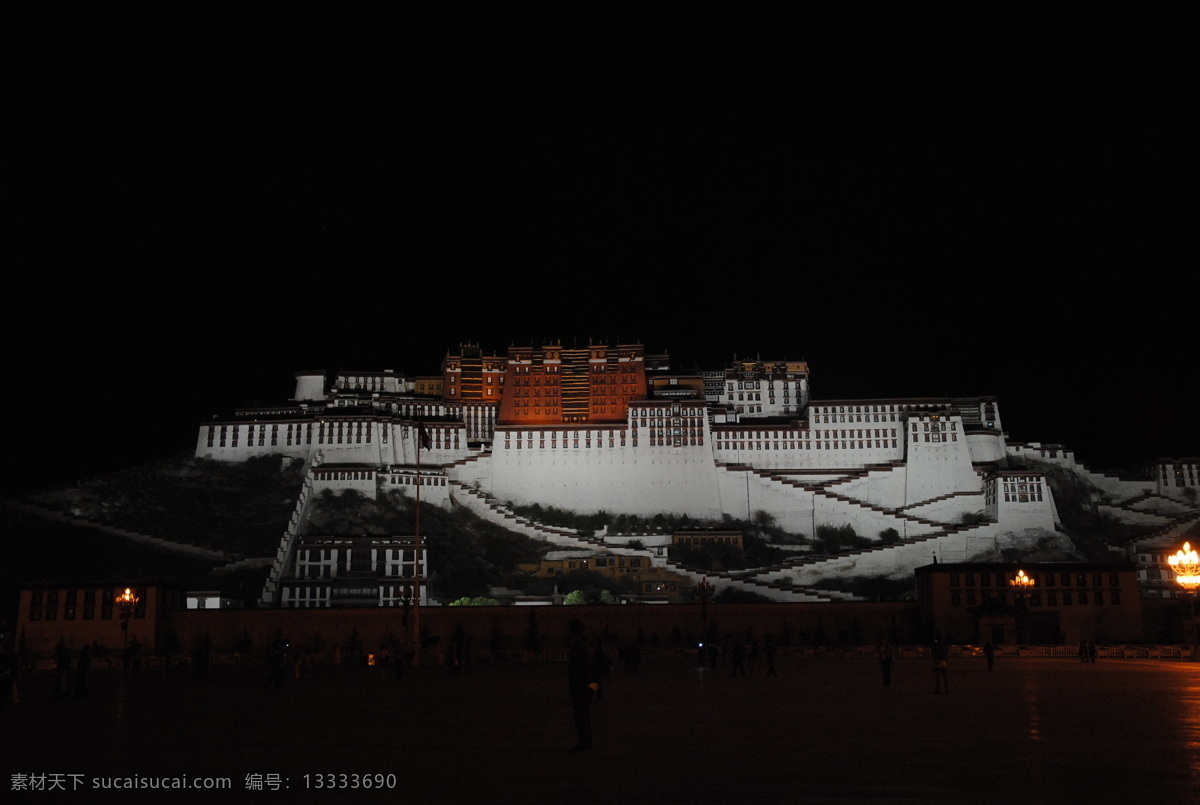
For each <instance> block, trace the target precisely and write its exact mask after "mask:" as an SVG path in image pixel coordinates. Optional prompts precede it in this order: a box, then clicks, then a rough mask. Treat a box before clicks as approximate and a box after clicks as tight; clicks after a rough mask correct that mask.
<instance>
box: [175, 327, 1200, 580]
mask: <svg viewBox="0 0 1200 805" xmlns="http://www.w3.org/2000/svg"><path fill="white" fill-rule="evenodd" d="M195 454H196V456H197V457H201V458H207V459H215V460H220V461H242V460H245V459H248V458H250V457H254V456H261V455H266V454H276V455H282V456H286V457H293V458H296V459H303V460H304V461H305V462H306V466H307V468H308V479H307V481H306V485H305V493H304V496H303V497H304V499H302V500H301V501H300V502H299V503H298V505H297V518H299V517H300V516H302V514H303V508H304V505H305V500H306V499H308V497H309V496H310V495H312V494H314V493H317V492H320V491H322V490H324V489H334V490H342V489H354V490H357V491H359V492H361V493H363V494H366V495H368V496H372V497H375V496H377V495H378V493H379V491H380V490H385V489H396V490H400V491H401V492H403V493H405V494H409V495H412V494H415V493H416V492H417V490H418V489H419V491H420V497H421V501H422V502H423V503H430V504H436V505H440V506H451V505H461V506H466V507H469V508H471V509H472V510H474V511H476V512H477V513H479V514H480V515H481V516H484V517H490V518H493V519H495V518H504V523H505V526H506V527H508V528H510V529H514V530H524V531H526V532H527V533H530V534H533V535H535V536H538V537H540V538H542V539H548V540H551V541H553V542H557V543H559V544H561V545H562V546H564V547H578V548H591V549H595V548H596V546H597V545H598V544H601V543H602V544H603V546H604V548H605V550H609V551H613V552H617V553H620V552H621V551H626V552H628V553H634V552H635V551H634V550H633V549H631V548H626V547H623V546H624V545H625V543H627V542H628V541H629V540H630V539H632V538H633V537H634V536H635V535H615V534H605V535H600V536H599V537H598V538H597V537H593V538H591V539H590V540H585V539H583V538H582V537H581V536H580V535H577V534H572V533H570V532H568V531H564V530H561V529H548V528H544V527H541V526H539V524H537V523H532V522H526V521H523V520H522V519H521V518H514V517H513V516H512V512H511V511H510V510H509V509H508V506H510V505H512V504H516V505H522V504H531V503H539V504H541V505H542V506H554V507H557V508H560V509H566V510H573V511H578V512H581V513H590V512H595V511H599V510H603V511H607V512H610V513H614V514H615V513H625V514H636V515H638V516H639V517H643V516H653V515H655V514H658V513H676V514H687V515H688V517H689V518H692V519H695V520H704V521H714V522H720V521H721V520H722V518H723V517H724V516H726V515H728V516H731V517H734V518H737V519H746V520H750V519H753V518H754V517H756V516H758V513H759V512H763V513H766V514H767V515H770V517H772V518H774V521H775V522H776V524H778V525H779V526H780V527H782V528H783V529H786V530H787V531H790V532H793V533H799V534H806V535H812V534H814V533H815V531H816V528H817V527H818V526H821V525H823V524H828V525H832V526H839V527H840V526H845V525H849V526H852V527H853V529H854V531H855V532H856V533H857V534H858V535H860V536H862V537H869V538H872V539H878V537H879V535H880V534H881V532H885V531H887V530H888V529H894V530H895V532H896V533H898V534H899V535H900V536H899V540H898V541H895V542H891V541H889V544H884V543H883V542H882V541H881V542H879V543H878V546H877V547H876V548H874V549H858V550H854V551H848V552H846V553H843V554H839V555H835V556H821V557H814V556H808V555H807V554H804V553H797V555H796V559H795V560H793V561H789V562H787V563H785V564H783V565H780V566H777V567H772V568H761V569H758V570H755V571H751V572H745V573H742V574H734V578H733V579H732V580H733V581H736V582H737V583H739V584H744V585H746V586H749V587H752V589H754V590H755V591H757V592H760V593H761V594H764V595H767V596H769V597H772V598H775V599H777V600H828V594H827V593H825V594H821V595H818V594H816V593H815V592H812V591H810V590H808V589H807V588H808V587H809V586H810V585H812V584H813V583H814V582H816V581H819V580H821V579H823V578H829V577H838V576H846V575H868V574H870V575H879V574H882V575H900V574H905V575H907V574H911V572H912V570H913V568H915V567H918V566H921V565H926V564H929V563H930V562H931V561H942V562H960V561H967V560H970V559H972V558H973V557H978V556H982V555H987V554H989V552H991V553H993V554H994V552H996V551H998V550H999V549H1001V548H1003V547H1005V546H1006V545H1009V544H1014V541H1019V540H1021V539H1022V538H1023V535H1028V534H1031V533H1032V534H1042V535H1044V534H1046V533H1047V532H1053V531H1054V530H1055V527H1056V525H1057V523H1058V517H1057V513H1056V509H1055V502H1054V498H1053V495H1052V494H1051V491H1050V488H1049V486H1048V485H1047V483H1046V478H1045V477H1044V475H1043V473H1042V472H1039V471H1036V470H1031V469H1027V468H1024V469H1018V468H1015V467H1013V466H1012V464H1013V463H1014V462H1013V461H1012V459H1013V458H1014V457H1027V458H1035V459H1038V460H1040V461H1041V462H1048V463H1050V464H1056V465H1059V466H1063V467H1067V468H1070V469H1072V470H1073V471H1076V472H1078V473H1080V474H1081V475H1083V476H1085V477H1087V479H1088V480H1089V481H1091V482H1092V483H1093V484H1094V485H1095V487H1096V488H1097V489H1098V490H1100V491H1101V492H1102V493H1103V495H1104V496H1105V497H1106V498H1107V499H1108V500H1109V501H1110V502H1111V504H1112V505H1113V506H1116V505H1118V504H1119V503H1120V502H1121V501H1124V500H1133V499H1139V500H1143V501H1146V500H1151V499H1152V500H1154V501H1157V504H1156V505H1144V506H1143V507H1142V514H1143V515H1144V516H1145V517H1147V518H1156V517H1161V518H1163V521H1164V522H1166V521H1171V520H1172V519H1173V518H1175V517H1177V516H1178V514H1179V512H1192V514H1193V516H1195V514H1196V502H1195V496H1196V490H1197V489H1198V488H1200V486H1198V484H1200V480H1198V479H1200V461H1198V460H1195V459H1191V460H1186V461H1177V460H1170V461H1164V462H1162V463H1161V464H1160V466H1159V467H1158V469H1157V470H1156V471H1155V472H1154V473H1153V475H1152V476H1150V475H1148V476H1147V477H1146V478H1145V479H1143V480H1138V481H1129V480H1121V479H1117V478H1114V477H1109V476H1103V475H1098V474H1095V473H1090V472H1089V471H1088V470H1087V469H1086V468H1084V467H1082V466H1079V465H1078V464H1077V463H1076V462H1075V459H1074V455H1073V453H1072V452H1071V451H1069V450H1067V449H1064V448H1063V447H1061V446H1056V445H1042V444H1038V443H1023V442H1016V441H1013V440H1012V439H1010V438H1009V436H1008V434H1006V433H1005V431H1004V427H1003V422H1002V420H1001V414H1000V407H999V404H998V401H997V400H996V398H994V397H971V398H944V397H929V398H915V399H912V398H909V399H899V398H889V397H880V398H877V399H859V400H819V399H813V398H811V396H810V369H809V366H808V364H807V363H805V362H803V361H764V360H757V359H756V360H739V361H734V362H733V363H732V364H731V365H728V366H726V367H724V368H721V369H716V370H713V371H706V372H700V373H690V374H689V373H678V372H673V371H672V370H671V369H670V366H669V361H668V358H667V356H665V355H656V354H649V353H647V352H646V351H645V349H644V348H643V346H642V345H639V344H618V345H608V344H592V345H589V346H586V347H581V348H571V347H564V346H562V345H561V344H550V345H544V346H535V347H511V348H509V349H508V351H507V353H506V354H504V355H498V354H488V353H487V352H486V351H484V350H483V349H482V348H481V347H479V346H477V345H463V346H462V347H460V348H459V349H458V350H457V351H451V352H450V353H449V354H447V355H446V356H445V357H444V359H443V361H442V372H441V375H440V376H431V377H409V376H405V375H404V374H402V373H398V372H395V371H392V370H384V371H370V372H368V371H340V372H337V373H336V374H334V375H332V376H327V375H326V373H325V372H324V371H321V370H313V371H302V372H299V373H297V375H296V386H295V396H294V399H292V400H290V401H287V402H286V403H285V404H281V405H278V406H271V407H257V408H253V409H246V410H239V411H236V412H235V413H234V414H233V415H232V416H228V417H222V418H214V419H213V420H211V421H206V422H204V423H202V424H201V426H200V429H199V435H198V439H197V443H196V451H195ZM1022 463H1024V462H1022ZM964 516H965V517H964ZM1151 521H1153V519H1151ZM964 523H970V524H969V525H966V524H964ZM636 536H637V538H638V542H639V543H640V546H644V549H642V548H641V547H640V548H639V549H640V550H644V552H649V553H650V554H652V555H653V556H655V557H656V561H659V562H663V563H669V559H667V558H666V554H665V551H664V550H663V547H662V543H661V542H659V543H656V542H655V535H636ZM293 537H294V534H292V533H291V532H289V534H288V535H285V537H284V539H283V541H282V543H281V546H280V549H279V555H278V556H277V558H276V564H277V568H276V571H275V572H274V573H273V575H272V580H271V581H270V582H268V589H267V591H266V593H265V594H264V599H266V600H267V601H273V602H275V603H279V601H280V597H281V595H282V592H281V589H280V585H281V579H282V578H283V577H284V576H285V575H286V573H285V570H284V569H285V568H286V567H288V566H290V563H293V562H294V560H295V556H294V553H295V545H294V544H293V542H292V540H293ZM1026 538H1027V536H1026Z"/></svg>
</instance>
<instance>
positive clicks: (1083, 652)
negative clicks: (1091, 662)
mask: <svg viewBox="0 0 1200 805" xmlns="http://www.w3.org/2000/svg"><path fill="white" fill-rule="evenodd" d="M1079 661H1080V662H1087V661H1088V650H1087V643H1086V642H1084V641H1083V640H1080V641H1079Z"/></svg>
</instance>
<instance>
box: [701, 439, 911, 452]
mask: <svg viewBox="0 0 1200 805" xmlns="http://www.w3.org/2000/svg"><path fill="white" fill-rule="evenodd" d="M889 447H890V448H891V449H893V450H895V449H898V448H897V445H896V440H895V439H865V440H861V441H860V440H854V441H850V440H847V441H836V440H835V441H828V442H823V441H817V442H810V441H808V439H807V438H806V439H804V440H802V441H791V440H789V441H783V442H750V441H746V442H742V441H736V442H725V441H719V442H717V449H718V450H871V449H877V450H883V449H886V448H889Z"/></svg>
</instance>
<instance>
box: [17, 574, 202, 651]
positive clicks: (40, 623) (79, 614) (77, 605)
mask: <svg viewBox="0 0 1200 805" xmlns="http://www.w3.org/2000/svg"><path fill="white" fill-rule="evenodd" d="M126 590H128V595H126V594H125V593H126ZM183 607H184V599H183V593H182V592H180V591H178V590H175V589H172V588H169V587H164V586H162V585H159V584H154V583H147V582H145V581H130V582H128V583H126V584H120V583H116V582H113V581H91V582H89V581H82V582H46V583H41V584H30V585H27V586H25V587H24V588H22V590H21V593H20V598H19V603H18V610H17V620H16V629H15V630H14V633H13V634H14V639H15V643H16V646H17V647H20V648H23V649H24V650H27V651H29V652H30V653H32V654H33V655H35V656H47V655H50V654H53V653H54V650H55V648H56V647H57V646H58V645H59V643H60V642H61V643H62V645H63V646H65V647H66V648H67V649H68V650H70V651H71V652H72V654H78V653H79V650H80V649H82V648H83V647H84V646H90V647H91V648H92V650H93V656H96V655H105V654H107V655H109V656H120V654H121V653H122V652H123V651H124V650H125V648H126V647H128V646H130V645H134V644H136V645H139V646H141V647H142V649H143V651H144V652H145V653H147V654H150V653H155V652H157V651H159V650H160V649H161V648H162V647H163V641H164V637H165V636H166V635H167V634H169V633H170V628H169V624H170V613H171V612H172V611H174V610H178V609H182V608H183Z"/></svg>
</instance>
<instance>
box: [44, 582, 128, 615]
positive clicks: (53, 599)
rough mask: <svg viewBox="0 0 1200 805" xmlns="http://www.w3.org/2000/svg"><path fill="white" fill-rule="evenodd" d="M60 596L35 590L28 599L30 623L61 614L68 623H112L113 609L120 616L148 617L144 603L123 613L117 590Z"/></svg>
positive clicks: (79, 592) (89, 590)
mask: <svg viewBox="0 0 1200 805" xmlns="http://www.w3.org/2000/svg"><path fill="white" fill-rule="evenodd" d="M61 593H62V594H61V595H60V591H59V590H45V591H43V590H34V591H33V592H32V593H31V595H30V600H29V620H31V621H40V620H46V621H56V620H58V618H59V615H60V614H61V615H62V619H63V620H65V621H73V620H76V619H80V620H85V621H90V620H97V619H99V620H112V618H113V611H114V610H116V611H117V613H118V615H120V616H121V617H125V616H126V614H128V615H131V616H132V617H134V618H145V617H146V603H145V602H144V601H141V600H139V601H138V602H137V603H135V604H134V605H133V606H132V607H131V608H129V609H128V610H122V608H121V607H119V606H118V605H117V604H116V595H117V590H115V589H87V590H63V591H61ZM81 593H82V594H81ZM97 616H99V617H98V618H97Z"/></svg>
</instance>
